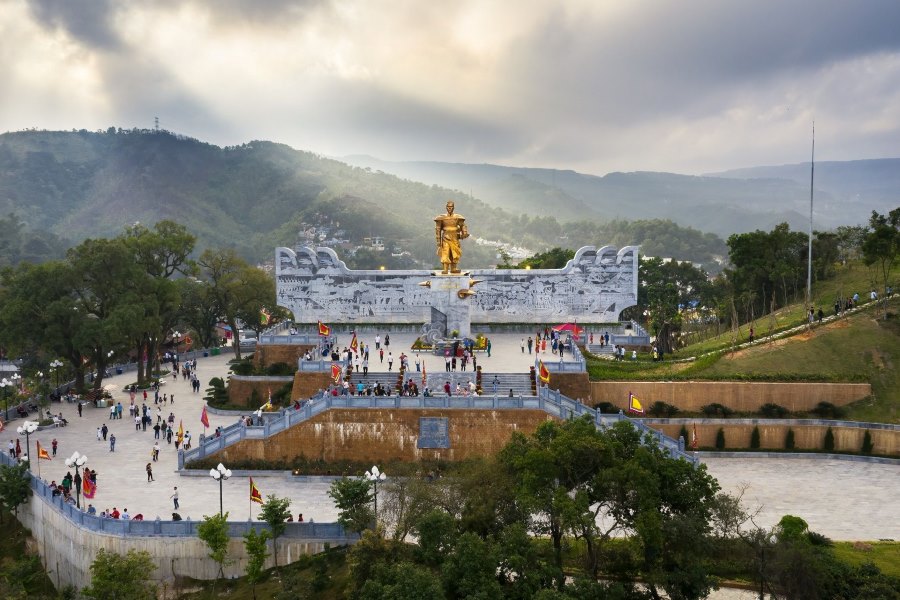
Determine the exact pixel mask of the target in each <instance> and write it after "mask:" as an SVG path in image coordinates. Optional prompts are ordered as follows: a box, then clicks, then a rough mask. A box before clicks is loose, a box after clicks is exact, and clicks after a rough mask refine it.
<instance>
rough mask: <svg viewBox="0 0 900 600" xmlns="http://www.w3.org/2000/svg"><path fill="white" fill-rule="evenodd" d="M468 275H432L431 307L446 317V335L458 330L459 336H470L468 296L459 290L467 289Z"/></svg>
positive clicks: (470, 323) (470, 321)
mask: <svg viewBox="0 0 900 600" xmlns="http://www.w3.org/2000/svg"><path fill="white" fill-rule="evenodd" d="M469 281H470V279H469V276H468V275H467V274H466V275H432V276H431V277H430V278H429V282H430V283H431V286H430V288H429V289H430V290H431V307H432V308H433V309H434V310H437V311H439V312H441V313H442V314H443V315H444V316H445V317H446V323H447V331H446V335H447V336H448V337H450V335H451V332H453V331H458V332H459V337H471V333H472V317H471V308H470V307H471V305H472V300H471V298H470V297H466V296H465V295H463V296H462V297H460V292H461V291H464V290H468V289H469Z"/></svg>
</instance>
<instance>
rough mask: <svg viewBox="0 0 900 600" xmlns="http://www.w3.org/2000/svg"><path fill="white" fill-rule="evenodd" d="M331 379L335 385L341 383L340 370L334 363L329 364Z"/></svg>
mask: <svg viewBox="0 0 900 600" xmlns="http://www.w3.org/2000/svg"><path fill="white" fill-rule="evenodd" d="M331 379H332V380H333V381H334V382H335V383H340V382H341V368H340V367H339V366H337V365H336V364H334V363H331Z"/></svg>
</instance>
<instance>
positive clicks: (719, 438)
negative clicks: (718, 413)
mask: <svg viewBox="0 0 900 600" xmlns="http://www.w3.org/2000/svg"><path fill="white" fill-rule="evenodd" d="M716 449H717V450H724V449H725V430H724V429H722V428H721V427H719V431H717V432H716Z"/></svg>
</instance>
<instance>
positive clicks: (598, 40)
mask: <svg viewBox="0 0 900 600" xmlns="http://www.w3.org/2000/svg"><path fill="white" fill-rule="evenodd" d="M898 31H900V2H895V1H893V0H890V1H888V0H882V1H876V2H862V3H848V2H839V1H836V0H832V1H827V2H819V1H811V0H810V1H807V2H791V3H786V2H772V1H768V2H748V3H743V4H737V3H733V2H718V1H712V0H706V1H698V2H678V3H675V2H667V3H648V4H644V5H641V10H632V11H630V12H629V11H625V14H620V15H616V16H615V17H614V18H611V19H607V20H593V19H590V18H583V16H582V15H579V14H577V13H573V12H566V11H565V10H561V11H559V12H557V13H556V14H554V15H552V16H551V17H550V18H548V19H547V20H545V21H544V22H543V23H542V25H541V26H540V27H538V28H536V29H535V30H534V31H533V32H531V34H530V35H529V36H527V37H524V38H522V39H520V40H519V41H518V42H517V43H516V44H515V45H514V46H513V47H511V48H510V51H509V52H508V54H507V57H508V58H507V66H508V68H509V70H510V71H511V72H513V73H515V74H516V75H515V76H514V81H515V82H516V84H517V85H518V86H521V89H520V91H521V93H522V94H523V95H524V96H525V97H528V96H531V97H532V98H533V99H534V100H535V101H536V102H538V103H541V104H546V105H547V107H548V108H549V109H550V110H554V109H558V110H560V111H570V110H576V111H579V112H580V113H581V114H584V113H591V112H594V111H598V110H602V111H604V114H607V115H610V116H613V117H615V118H645V117H647V116H653V114H654V113H657V112H669V111H671V110H673V109H674V110H678V111H684V110H687V111H689V112H688V114H684V115H683V116H690V112H691V111H695V112H696V113H697V114H704V113H706V112H708V110H709V109H710V108H711V104H710V102H709V100H710V98H709V95H710V94H719V93H722V91H723V90H724V91H725V92H726V93H728V92H730V91H734V90H735V87H734V86H737V87H738V88H740V87H742V86H746V85H758V84H761V83H764V82H765V81H767V80H769V79H770V78H777V77H781V76H793V75H802V74H806V73H808V72H809V71H812V70H815V69H818V68H821V67H823V66H827V65H829V64H832V63H834V62H835V61H840V60H846V59H852V58H856V57H859V56H862V55H866V54H871V53H877V52H891V51H896V50H897V49H898V48H900V34H898ZM532 81H533V82H536V83H537V84H538V85H534V86H532V85H531V82H532ZM560 90H564V93H560Z"/></svg>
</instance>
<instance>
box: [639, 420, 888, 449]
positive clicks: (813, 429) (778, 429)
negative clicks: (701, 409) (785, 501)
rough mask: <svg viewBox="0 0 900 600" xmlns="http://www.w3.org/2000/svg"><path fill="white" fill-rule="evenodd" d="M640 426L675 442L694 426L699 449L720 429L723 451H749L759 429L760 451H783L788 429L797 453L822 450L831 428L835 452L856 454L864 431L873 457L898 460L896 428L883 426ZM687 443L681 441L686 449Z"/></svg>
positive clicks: (684, 422)
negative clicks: (755, 429) (658, 432)
mask: <svg viewBox="0 0 900 600" xmlns="http://www.w3.org/2000/svg"><path fill="white" fill-rule="evenodd" d="M644 423H646V424H647V425H649V426H650V427H652V428H653V429H656V430H658V431H662V432H663V433H664V434H666V435H668V436H670V437H673V438H676V439H677V438H678V435H679V432H680V431H681V428H682V427H684V428H685V429H687V431H688V436H689V437H690V436H691V435H693V433H692V432H693V427H694V424H696V426H697V440H698V445H699V446H700V447H701V448H713V447H715V445H716V434H717V432H718V431H719V429H720V428H721V429H722V431H723V432H724V434H725V447H726V448H749V447H750V438H751V436H752V435H753V429H754V428H755V427H759V439H760V448H762V449H766V448H768V449H772V450H783V449H784V442H785V438H786V437H787V432H788V429H793V431H794V447H795V449H797V450H824V449H825V432H826V431H828V428H829V427H831V431H832V433H833V434H834V450H835V451H836V452H859V451H860V450H861V448H862V442H863V436H865V432H866V431H867V430H868V431H869V434H870V435H871V436H872V443H873V446H874V447H873V449H872V453H873V454H878V455H881V456H900V427H898V426H896V425H886V424H883V423H855V422H849V421H826V420H818V419H784V420H778V419H696V420H692V419H644ZM690 444H691V440H690V439H687V440H685V445H686V446H688V447H690Z"/></svg>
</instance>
